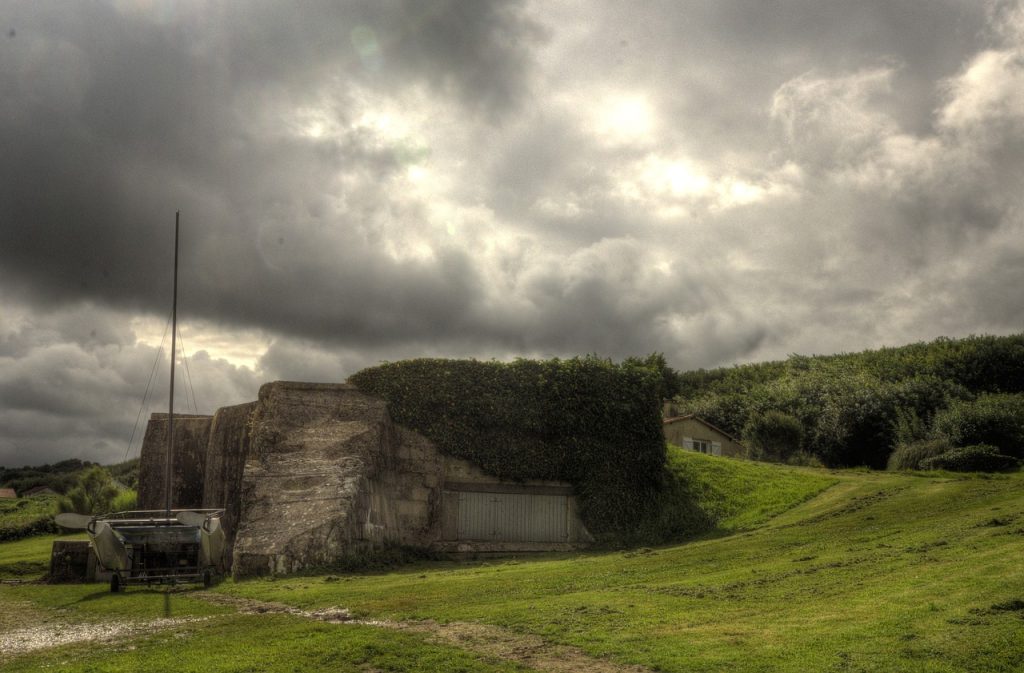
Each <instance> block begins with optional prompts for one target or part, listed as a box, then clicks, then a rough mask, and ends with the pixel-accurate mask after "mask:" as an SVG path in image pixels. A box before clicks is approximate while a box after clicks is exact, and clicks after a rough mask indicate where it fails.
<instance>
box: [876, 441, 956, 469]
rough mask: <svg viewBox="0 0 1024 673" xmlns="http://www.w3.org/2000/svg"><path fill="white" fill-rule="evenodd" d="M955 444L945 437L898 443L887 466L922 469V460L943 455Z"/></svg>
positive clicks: (891, 467)
mask: <svg viewBox="0 0 1024 673" xmlns="http://www.w3.org/2000/svg"><path fill="white" fill-rule="evenodd" d="M952 448H953V445H952V444H950V443H949V440H948V439H946V438H945V437H939V438H937V439H919V440H917V441H911V442H908V443H905V444H897V445H896V449H895V450H894V451H893V452H892V454H891V455H890V456H889V462H888V464H887V465H886V468H887V469H889V470H920V469H921V461H923V460H925V459H927V458H934V457H936V456H941V455H942V454H944V453H946V452H947V451H949V450H950V449H952Z"/></svg>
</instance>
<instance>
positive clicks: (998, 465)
mask: <svg viewBox="0 0 1024 673" xmlns="http://www.w3.org/2000/svg"><path fill="white" fill-rule="evenodd" d="M1017 465H1018V462H1017V459H1016V458H1014V457H1013V456H1006V455H1003V454H1001V453H999V449H997V448H996V447H994V446H992V445H990V444H976V445H974V446H964V447H961V448H958V449H951V450H949V451H947V452H946V453H943V454H942V455H939V456H934V457H932V458H925V459H924V460H922V461H921V468H922V469H924V470H950V471H951V472H1003V471H1005V470H1012V469H1014V468H1016V467H1017Z"/></svg>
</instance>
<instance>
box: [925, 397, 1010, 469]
mask: <svg viewBox="0 0 1024 673" xmlns="http://www.w3.org/2000/svg"><path fill="white" fill-rule="evenodd" d="M934 429H935V431H936V433H938V434H940V435H942V436H944V437H946V438H948V439H949V441H950V443H951V444H953V445H954V446H968V445H973V444H989V445H992V446H994V447H996V448H997V449H999V451H1001V452H1002V453H1004V454H1006V455H1008V456H1014V457H1015V458H1024V395H1006V394H993V395H982V396H981V397H979V398H978V399H977V400H975V401H973V402H971V401H957V402H954V403H953V404H951V405H950V406H949V408H948V409H946V410H944V411H940V412H939V413H937V414H936V415H935V421H934Z"/></svg>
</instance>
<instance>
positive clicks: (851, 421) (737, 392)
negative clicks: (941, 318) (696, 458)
mask: <svg viewBox="0 0 1024 673" xmlns="http://www.w3.org/2000/svg"><path fill="white" fill-rule="evenodd" d="M678 379H679V381H680V384H681V386H682V390H681V392H680V395H679V396H677V398H676V400H675V402H676V404H677V406H678V407H679V411H680V412H681V413H694V414H696V415H698V416H700V417H701V418H704V419H705V420H707V421H709V422H711V423H713V424H714V425H716V426H718V427H720V428H722V429H724V430H726V431H727V432H730V433H733V434H741V433H742V432H743V431H744V429H745V428H746V426H747V424H748V423H750V422H751V421H752V420H753V421H755V422H756V419H757V417H758V416H759V415H762V414H764V413H766V412H768V411H777V412H780V413H784V414H788V415H790V416H792V417H794V418H796V419H797V420H799V422H800V424H801V426H802V428H803V448H804V450H805V451H808V452H811V453H814V454H815V455H817V456H818V457H819V458H820V459H821V460H822V461H824V462H825V463H826V464H828V465H830V466H857V465H866V466H870V467H873V468H883V467H885V466H886V464H887V461H888V458H889V454H890V453H891V451H892V450H893V448H894V447H895V446H897V445H900V444H909V443H911V442H914V441H917V440H920V439H926V438H928V437H930V436H931V434H932V424H933V419H936V415H937V414H938V413H939V412H940V411H942V410H944V409H945V408H946V407H948V406H950V404H951V403H953V402H956V401H962V400H971V399H974V398H975V397H977V396H978V395H981V396H982V398H986V397H1010V395H1009V394H1010V393H1020V392H1024V334H1018V335H1013V336H1009V337H989V336H982V337H970V338H967V339H960V340H952V339H938V340H936V341H934V342H931V343H922V344H912V345H909V346H904V347H901V348H884V349H880V350H875V351H864V352H862V353H854V354H842V355H831V356H814V357H807V356H802V355H792V356H790V357H789V359H787V360H785V361H778V362H766V363H759V364H750V365H742V366H739V367H732V368H724V369H717V370H711V371H706V370H698V371H696V372H684V373H682V374H679V375H678ZM995 393H1000V394H1001V395H994V394H995ZM1017 417H1018V418H1020V417H1021V416H1020V414H1019V413H1018V416H1017ZM972 437H973V438H971V439H969V440H966V439H965V440H962V441H958V442H954V443H959V444H965V443H979V442H988V443H993V444H996V445H997V446H1000V447H1001V448H1002V450H1003V451H1004V452H1006V453H1013V455H1021V454H1024V448H1020V447H1021V443H1019V442H1018V444H1017V446H1018V448H1011V447H1010V446H1009V444H1008V443H1007V442H1005V441H1003V440H1000V441H998V442H997V441H994V438H993V437H992V436H986V437H983V436H973V435H972Z"/></svg>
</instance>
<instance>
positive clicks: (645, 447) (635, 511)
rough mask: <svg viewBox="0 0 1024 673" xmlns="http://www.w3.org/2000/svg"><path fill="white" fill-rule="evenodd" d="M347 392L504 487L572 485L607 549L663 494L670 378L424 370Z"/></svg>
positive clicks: (615, 372)
mask: <svg viewBox="0 0 1024 673" xmlns="http://www.w3.org/2000/svg"><path fill="white" fill-rule="evenodd" d="M349 381H350V382H351V383H353V384H355V385H356V386H358V387H359V388H360V389H361V390H364V391H365V392H367V393H370V394H373V395H377V396H379V397H382V398H384V399H385V400H387V401H388V407H389V410H390V413H391V416H392V418H393V419H394V420H395V422H397V423H400V424H402V425H404V426H406V427H409V428H411V429H413V430H416V431H417V432H419V433H421V434H423V435H424V436H426V437H427V438H428V439H430V440H431V441H433V442H434V444H435V445H436V446H437V447H438V449H439V450H440V451H441V452H442V453H445V454H448V455H451V456H456V457H459V458H465V459H467V460H470V461H472V462H474V463H476V464H477V465H479V466H480V467H481V469H483V470H484V471H485V472H487V473H489V474H491V475H493V476H495V477H498V478H503V479H514V480H523V479H558V480H564V481H568V482H570V483H572V484H573V485H574V486H575V489H576V493H577V495H578V497H579V502H580V510H581V512H580V514H581V516H582V518H583V521H584V522H585V523H586V525H587V527H588V528H589V529H590V531H591V532H592V533H593V534H594V535H595V536H596V537H598V539H599V540H602V541H604V542H610V543H615V542H619V541H621V540H623V539H625V538H627V537H630V536H634V535H635V534H636V533H635V531H636V529H637V522H638V521H640V520H645V519H646V518H647V517H649V516H653V515H654V513H653V512H652V511H651V510H653V508H654V507H655V506H656V504H655V503H656V496H657V493H658V492H659V491H660V490H661V489H662V487H663V486H664V479H665V475H664V469H665V467H664V466H665V440H664V435H663V434H662V427H661V425H662V423H661V391H662V390H663V387H664V379H663V371H660V370H659V369H658V368H657V367H653V366H647V365H644V364H638V363H637V362H635V361H634V362H627V363H623V364H620V365H616V364H613V363H612V362H611V361H609V360H604V359H601V358H597V357H593V356H589V357H585V358H573V359H571V360H557V359H556V360H546V361H536V360H516V361H515V362H512V363H508V364H506V363H500V362H478V361H476V360H439V359H420V360H406V361H402V362H394V363H386V364H383V365H380V366H378V367H371V368H369V369H364V370H362V371H360V372H358V373H356V374H354V375H353V376H352V377H350V379H349Z"/></svg>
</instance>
